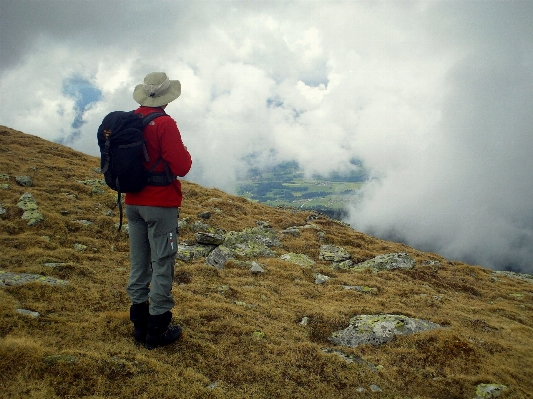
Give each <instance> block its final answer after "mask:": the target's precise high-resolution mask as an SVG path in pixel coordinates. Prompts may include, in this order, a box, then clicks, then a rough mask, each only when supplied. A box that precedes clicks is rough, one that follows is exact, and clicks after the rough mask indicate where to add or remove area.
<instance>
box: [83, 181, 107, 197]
mask: <svg viewBox="0 0 533 399" xmlns="http://www.w3.org/2000/svg"><path fill="white" fill-rule="evenodd" d="M77 182H78V183H80V184H83V185H85V186H89V187H91V188H92V189H91V194H103V193H105V191H106V190H105V186H106V182H105V180H104V179H87V180H77Z"/></svg>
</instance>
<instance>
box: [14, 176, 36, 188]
mask: <svg viewBox="0 0 533 399" xmlns="http://www.w3.org/2000/svg"><path fill="white" fill-rule="evenodd" d="M15 181H16V182H17V184H18V185H19V186H23V187H32V186H33V181H32V180H31V177H30V176H16V177H15Z"/></svg>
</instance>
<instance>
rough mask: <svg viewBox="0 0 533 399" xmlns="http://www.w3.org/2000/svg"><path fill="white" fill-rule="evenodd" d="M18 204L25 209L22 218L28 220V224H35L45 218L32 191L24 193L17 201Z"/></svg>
mask: <svg viewBox="0 0 533 399" xmlns="http://www.w3.org/2000/svg"><path fill="white" fill-rule="evenodd" d="M17 206H18V207H19V208H20V209H22V210H23V211H24V213H23V214H22V219H24V220H27V221H28V226H34V225H36V224H37V223H39V222H42V221H43V220H44V216H43V214H42V213H41V212H39V207H38V206H37V201H35V198H33V195H32V194H31V193H24V194H23V195H22V196H21V197H20V199H19V202H18V203H17Z"/></svg>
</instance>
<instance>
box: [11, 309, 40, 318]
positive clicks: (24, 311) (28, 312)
mask: <svg viewBox="0 0 533 399" xmlns="http://www.w3.org/2000/svg"><path fill="white" fill-rule="evenodd" d="M15 312H17V313H20V314H22V315H24V316H29V317H33V318H34V319H36V318H37V317H39V316H40V313H39V312H33V311H31V310H28V309H15Z"/></svg>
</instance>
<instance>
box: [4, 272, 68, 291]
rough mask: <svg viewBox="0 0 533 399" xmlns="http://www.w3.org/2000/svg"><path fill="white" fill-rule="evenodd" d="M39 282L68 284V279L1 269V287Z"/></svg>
mask: <svg viewBox="0 0 533 399" xmlns="http://www.w3.org/2000/svg"><path fill="white" fill-rule="evenodd" d="M34 281H36V282H39V283H44V284H50V285H66V284H67V283H68V282H67V281H66V280H59V279H56V278H53V277H46V276H42V275H40V274H26V273H11V272H6V271H3V270H0V287H6V286H11V285H22V284H26V283H32V282H34Z"/></svg>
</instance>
